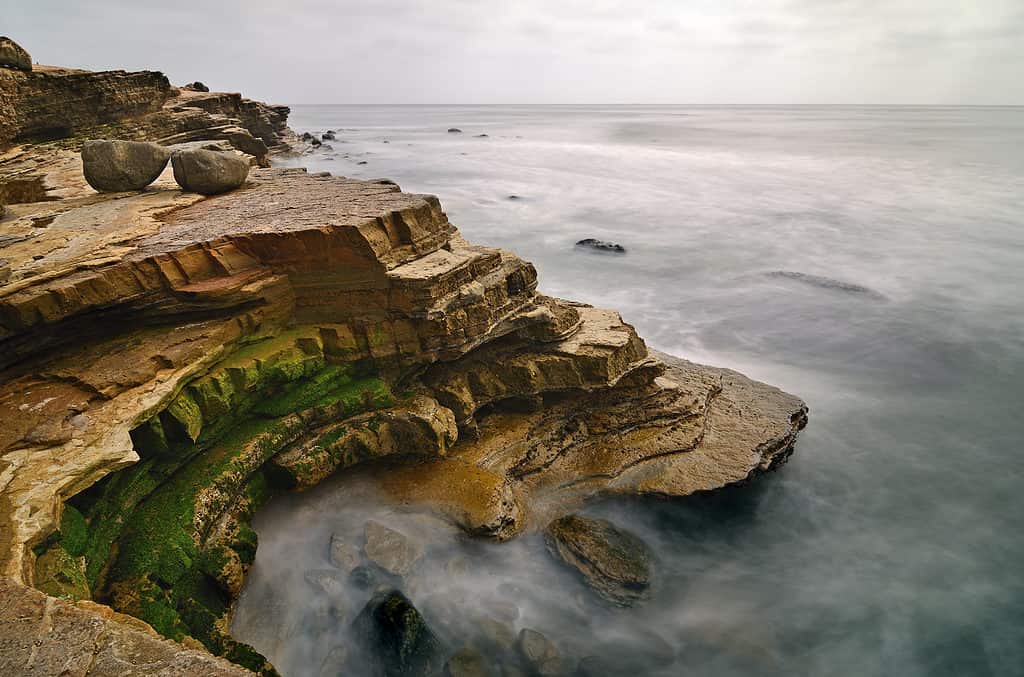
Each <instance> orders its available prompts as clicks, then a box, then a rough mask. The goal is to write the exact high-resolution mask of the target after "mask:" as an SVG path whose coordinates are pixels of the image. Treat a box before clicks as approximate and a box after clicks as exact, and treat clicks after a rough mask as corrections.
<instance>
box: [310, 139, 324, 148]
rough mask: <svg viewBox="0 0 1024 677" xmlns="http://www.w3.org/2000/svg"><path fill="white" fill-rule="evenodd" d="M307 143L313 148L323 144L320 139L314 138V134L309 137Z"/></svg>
mask: <svg viewBox="0 0 1024 677" xmlns="http://www.w3.org/2000/svg"><path fill="white" fill-rule="evenodd" d="M309 145H311V146H313V148H319V147H320V146H322V145H324V144H323V142H322V141H321V140H320V139H318V138H316V137H315V136H314V137H313V138H311V139H310V140H309Z"/></svg>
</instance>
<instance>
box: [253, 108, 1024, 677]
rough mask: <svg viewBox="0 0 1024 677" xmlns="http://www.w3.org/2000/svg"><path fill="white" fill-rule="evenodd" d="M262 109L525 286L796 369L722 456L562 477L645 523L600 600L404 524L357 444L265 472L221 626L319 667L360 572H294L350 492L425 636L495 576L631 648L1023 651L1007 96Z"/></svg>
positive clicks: (779, 376) (1021, 491)
mask: <svg viewBox="0 0 1024 677" xmlns="http://www.w3.org/2000/svg"><path fill="white" fill-rule="evenodd" d="M290 124H291V126H292V127H293V128H294V129H296V130H297V131H299V132H303V131H311V132H314V133H318V132H323V131H325V130H327V129H332V130H334V131H335V132H336V134H337V140H335V141H327V142H325V143H327V144H329V145H330V146H331V147H332V148H330V149H328V148H321V149H318V150H316V151H314V152H312V153H310V154H307V155H304V156H302V157H300V158H296V159H294V160H290V161H288V162H289V163H291V164H296V165H301V166H306V167H308V168H309V169H310V170H311V171H325V170H326V171H330V172H332V173H334V174H338V175H344V176H350V177H357V178H376V177H388V178H391V179H393V180H395V181H396V182H397V183H399V184H400V185H401V186H402V188H403V189H404V190H406V191H411V192H423V193H433V194H435V195H437V196H439V197H440V199H441V204H442V206H443V207H444V209H445V211H446V212H447V214H448V216H449V218H450V219H451V221H452V222H453V223H454V224H456V225H457V226H458V227H459V228H460V230H461V231H462V233H463V234H464V235H465V237H466V238H467V239H469V240H470V241H472V242H474V243H478V244H487V245H494V246H498V247H504V248H508V249H512V250H514V251H515V252H516V253H518V254H519V255H520V256H521V257H523V258H524V259H526V260H529V261H531V262H533V263H534V264H535V265H536V267H537V271H538V273H539V278H540V289H541V290H542V291H544V292H545V293H548V294H552V295H555V296H562V297H565V298H571V299H576V300H580V301H585V302H588V303H592V304H594V305H598V306H604V307H611V308H615V309H617V310H619V311H620V312H621V313H622V316H623V318H624V319H625V320H626V321H627V322H630V323H632V324H633V325H635V326H636V328H637V329H638V331H639V333H640V334H641V335H642V336H643V337H644V338H645V339H646V340H647V343H648V345H650V346H651V347H654V348H657V349H659V350H663V351H666V352H669V353H673V354H676V355H680V356H682V357H686V358H689V359H692V360H696V361H702V362H705V363H709V364H715V365H723V366H729V367H732V368H735V369H739V370H741V371H744V372H745V373H746V374H748V375H749V376H751V377H753V378H757V379H760V380H764V381H767V382H769V383H772V384H774V385H777V386H779V387H781V388H783V389H785V390H787V391H789V392H791V393H794V394H796V395H799V396H800V397H802V398H803V399H804V400H806V402H807V403H808V405H809V407H810V424H809V425H808V427H807V429H806V430H805V431H804V432H803V433H802V435H801V437H800V440H799V442H798V444H797V448H796V453H795V454H794V456H793V457H792V459H791V461H790V462H789V464H788V465H786V466H784V467H783V468H782V469H780V470H779V471H778V472H775V473H772V474H770V475H767V476H763V477H759V478H757V479H756V481H754V482H752V483H750V484H747V485H745V486H742V487H737V488H733V489H729V490H726V491H723V492H720V493H718V494H714V495H709V496H701V497H691V498H687V499H682V500H671V501H655V500H642V499H633V500H606V501H601V502H599V503H596V504H594V505H592V506H590V507H589V509H588V512H589V513H591V514H594V515H599V516H603V517H606V518H608V519H610V520H612V521H613V522H615V523H616V524H619V525H620V526H623V527H625V528H628V529H630V530H631V531H633V532H634V533H636V534H638V535H639V536H641V537H642V538H643V539H644V540H646V541H647V542H648V543H649V544H650V546H651V548H652V550H653V551H654V555H655V560H656V564H655V578H654V583H653V586H652V594H651V599H650V600H649V601H648V602H647V603H646V604H644V605H642V606H640V607H637V608H634V609H630V610H625V611H618V612H613V611H608V610H605V609H603V608H601V607H600V605H597V604H595V602H594V600H593V599H592V596H591V595H589V593H588V591H587V590H586V589H585V588H584V587H583V585H582V584H581V583H580V582H579V581H578V580H576V579H575V578H574V577H572V576H571V575H569V574H568V573H567V572H565V571H563V570H562V569H561V568H560V567H558V566H557V565H556V564H555V563H554V562H552V561H551V560H550V558H549V557H548V555H547V554H546V553H545V551H544V548H543V544H542V542H541V540H540V539H539V537H537V536H530V535H528V536H525V537H523V538H521V539H518V540H516V541H513V542H511V543H509V544H504V545H497V544H490V543H479V542H475V541H472V540H470V539H466V538H464V537H462V536H460V535H459V534H458V533H457V532H456V531H455V530H453V529H448V528H446V527H445V526H444V525H443V524H440V523H433V522H432V523H430V525H429V526H425V525H424V524H425V523H424V522H423V520H424V519H426V518H422V517H419V516H416V515H408V514H405V513H402V512H401V511H396V510H394V509H393V507H391V506H389V505H388V504H387V502H386V501H384V500H383V499H381V498H380V497H379V496H377V495H376V494H375V492H374V491H373V489H372V483H370V482H368V481H366V480H365V478H361V477H360V476H359V473H353V474H352V475H351V476H343V477H339V478H336V479H334V480H332V481H329V482H327V483H326V484H324V485H323V486H321V487H319V488H317V489H316V490H314V491H311V492H308V493H306V494H300V495H292V496H285V497H281V498H279V499H277V500H275V501H274V502H273V503H272V504H271V505H270V506H268V507H267V508H266V509H265V510H264V511H263V512H262V513H261V514H260V515H259V516H258V517H257V519H256V521H255V528H256V530H257V531H258V533H259V538H260V546H259V551H258V553H257V556H256V563H255V565H254V567H253V569H252V573H251V574H250V578H249V580H248V581H247V584H246V589H245V591H244V592H243V595H242V597H241V599H240V601H239V605H238V612H237V615H236V618H235V623H234V626H233V631H234V633H235V636H236V637H238V638H239V639H241V640H245V641H250V642H252V643H253V644H254V645H255V646H256V648H257V649H259V650H261V651H264V652H265V653H266V654H267V655H268V656H269V658H270V659H271V660H272V661H273V662H274V663H275V664H276V665H277V667H278V668H279V669H281V670H282V672H283V673H284V674H285V675H288V676H295V675H319V674H321V670H324V674H328V673H329V672H330V671H331V670H333V669H334V668H333V667H332V663H331V660H336V659H337V657H338V655H340V653H344V647H345V646H346V645H347V644H348V643H350V642H351V636H350V625H349V624H350V622H351V617H352V616H354V615H355V614H356V613H358V611H359V606H360V605H361V604H362V603H363V602H365V599H366V597H368V596H369V592H365V593H360V592H359V591H356V590H349V591H347V593H346V594H347V595H348V598H347V599H348V602H347V604H348V608H346V609H343V610H335V611H336V612H337V613H335V612H332V613H324V610H323V609H322V608H320V607H319V606H318V604H320V602H319V601H318V599H319V598H318V595H317V593H316V592H315V591H314V590H313V589H312V588H311V586H310V585H309V584H308V583H307V582H306V581H305V580H304V576H303V572H305V571H307V570H315V569H318V568H324V567H328V566H329V564H328V563H327V559H326V557H327V543H328V542H329V540H330V536H331V534H332V533H337V534H341V535H344V536H345V537H346V538H349V539H354V540H358V538H359V535H360V533H361V529H362V525H363V524H364V523H365V521H366V520H367V519H371V518H372V519H377V520H378V521H381V522H383V523H385V524H388V525H391V526H393V527H394V528H396V529H399V530H404V531H406V532H409V533H415V534H418V535H420V536H424V537H427V540H428V541H429V542H430V544H431V545H430V550H429V551H428V552H427V555H426V556H425V558H424V559H423V560H422V563H421V565H420V567H419V569H418V571H417V573H416V575H415V576H414V577H413V579H412V580H411V581H410V582H409V584H408V587H409V590H408V591H407V592H408V594H409V596H410V598H411V599H412V600H413V602H414V603H416V605H417V606H418V607H419V608H420V609H421V611H423V613H424V615H425V616H426V618H427V620H428V622H430V623H431V624H432V625H433V627H434V628H435V630H436V631H437V632H438V634H439V635H441V636H442V638H443V639H444V640H445V641H448V642H450V643H452V644H453V648H457V647H458V646H459V644H460V643H461V642H463V641H464V640H465V641H468V639H470V638H471V636H472V635H473V633H474V632H478V630H479V624H478V622H477V619H479V618H481V617H488V618H493V617H494V616H495V615H499V616H500V615H501V614H499V613H498V612H497V611H495V610H496V609H500V610H504V611H503V613H506V612H507V611H508V609H509V607H508V603H511V604H513V605H514V607H515V610H516V616H515V618H508V617H507V616H508V614H507V613H506V618H505V619H499V620H501V622H503V623H505V624H506V625H507V626H508V627H509V629H510V630H511V631H513V632H514V631H517V630H518V629H520V628H523V627H530V628H536V629H538V630H540V631H542V632H544V633H545V634H546V635H547V636H548V637H549V638H550V639H551V640H553V641H554V642H555V643H556V644H557V645H558V646H559V648H560V650H561V651H562V653H563V655H565V656H567V657H570V658H571V659H573V660H576V659H579V658H581V657H583V656H588V655H598V656H602V655H603V656H604V657H605V658H608V659H609V660H610V661H611V662H609V663H607V664H608V665H620V666H624V667H621V670H622V671H623V672H626V671H628V672H629V674H631V675H639V674H664V675H677V674H686V675H690V676H703V675H708V676H713V677H725V676H727V675H782V674H785V675H900V676H904V677H906V676H914V675H922V676H923V675H929V676H946V675H949V676H953V675H958V676H959V675H998V676H1003V675H1024V576H1022V573H1021V572H1022V571H1024V534H1022V527H1024V487H1022V484H1024V483H1022V480H1024V472H1022V470H1021V467H1022V463H1024V458H1022V457H1024V442H1022V440H1024V385H1022V379H1024V108H1014V107H995V108H975V107H952V108H910V107H687V106H680V107H676V106H650V107H648V106H301V107H299V106H296V107H295V108H294V109H293V112H292V117H291V118H290ZM449 128H458V129H460V130H461V133H455V132H449V131H448V129H449ZM513 196H514V197H513ZM587 237H593V238H599V239H603V240H609V241H613V242H617V243H619V244H621V245H623V247H625V248H626V250H627V251H626V253H625V254H610V253H599V252H594V251H590V250H585V249H582V248H579V247H576V246H574V243H575V242H576V241H577V240H580V239H582V238H587ZM417 520H420V521H417ZM453 562H454V563H455V564H453ZM361 594H362V595H363V596H362V597H360V595H361ZM334 647H342V649H339V651H338V652H336V653H335V655H334V659H328V655H329V654H330V652H331V650H332V648H334ZM612 659H618V660H619V662H618V663H615V662H614V660H612ZM325 661H326V663H325ZM615 670H616V668H609V671H610V672H614V671H615Z"/></svg>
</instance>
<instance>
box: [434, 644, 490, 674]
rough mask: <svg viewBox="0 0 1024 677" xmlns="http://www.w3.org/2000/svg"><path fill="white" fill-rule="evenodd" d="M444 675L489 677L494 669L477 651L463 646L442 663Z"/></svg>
mask: <svg viewBox="0 0 1024 677" xmlns="http://www.w3.org/2000/svg"><path fill="white" fill-rule="evenodd" d="M444 674H445V677H490V676H491V675H494V674H495V671H494V669H493V668H492V667H491V665H490V664H489V663H488V661H487V659H486V658H484V656H483V654H481V653H480V652H479V651H476V650H474V649H471V648H469V647H463V648H461V649H459V650H458V651H456V652H455V653H454V654H453V655H452V657H451V658H449V659H448V662H447V663H445V665H444Z"/></svg>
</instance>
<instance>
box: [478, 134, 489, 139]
mask: <svg viewBox="0 0 1024 677" xmlns="http://www.w3.org/2000/svg"><path fill="white" fill-rule="evenodd" d="M476 138H478V139H486V138H487V134H477V135H476Z"/></svg>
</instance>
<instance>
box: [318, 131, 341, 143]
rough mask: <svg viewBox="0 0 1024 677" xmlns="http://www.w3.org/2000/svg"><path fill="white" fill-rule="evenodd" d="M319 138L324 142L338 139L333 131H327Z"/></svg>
mask: <svg viewBox="0 0 1024 677" xmlns="http://www.w3.org/2000/svg"><path fill="white" fill-rule="evenodd" d="M320 138H321V139H323V140H324V141H334V140H335V139H337V138H338V137H336V136H335V135H334V130H332V129H328V130H327V131H326V132H324V133H323V134H321V135H320Z"/></svg>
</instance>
